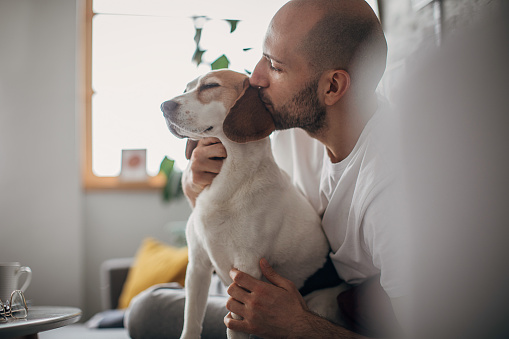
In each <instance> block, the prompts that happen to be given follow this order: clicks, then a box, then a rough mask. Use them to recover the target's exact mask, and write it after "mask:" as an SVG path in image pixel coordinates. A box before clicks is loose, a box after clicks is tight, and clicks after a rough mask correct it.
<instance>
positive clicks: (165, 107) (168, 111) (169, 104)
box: [161, 100, 186, 139]
mask: <svg viewBox="0 0 509 339" xmlns="http://www.w3.org/2000/svg"><path fill="white" fill-rule="evenodd" d="M179 106H180V104H179V103H178V102H175V101H173V100H168V101H165V102H163V103H162V104H161V111H162V112H163V116H164V118H165V120H166V125H168V128H169V129H170V132H171V133H172V134H173V135H174V136H176V137H177V138H180V139H182V138H186V136H185V135H182V133H181V132H180V129H179V128H178V127H177V125H176V124H175V119H176V116H177V111H178V108H179Z"/></svg>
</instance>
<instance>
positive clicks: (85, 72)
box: [79, 0, 166, 190]
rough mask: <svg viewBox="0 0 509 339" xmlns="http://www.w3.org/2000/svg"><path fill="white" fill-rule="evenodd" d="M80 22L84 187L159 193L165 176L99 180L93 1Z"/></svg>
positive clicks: (85, 1)
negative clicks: (94, 166)
mask: <svg viewBox="0 0 509 339" xmlns="http://www.w3.org/2000/svg"><path fill="white" fill-rule="evenodd" d="M81 13H82V15H81V17H80V21H81V23H82V34H81V35H82V37H81V48H82V53H81V55H82V60H81V67H80V68H81V73H82V74H81V79H82V81H81V87H82V89H81V91H80V93H81V95H80V101H81V102H82V104H81V105H80V107H81V111H80V112H79V113H80V116H81V117H82V118H81V119H80V122H81V124H80V126H81V128H80V130H81V134H82V137H81V169H82V186H83V188H84V189H85V190H159V189H162V187H164V185H166V176H165V175H164V174H162V173H159V174H157V175H156V176H150V175H148V176H147V179H145V180H143V181H136V182H126V181H122V179H120V176H112V177H103V176H97V175H95V174H94V172H93V170H92V97H93V95H94V90H93V88H92V21H93V18H94V16H95V13H94V10H93V0H82V8H81Z"/></svg>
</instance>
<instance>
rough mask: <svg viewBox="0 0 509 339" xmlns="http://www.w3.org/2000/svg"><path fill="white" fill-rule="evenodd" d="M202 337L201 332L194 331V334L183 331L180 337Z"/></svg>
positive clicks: (193, 338)
mask: <svg viewBox="0 0 509 339" xmlns="http://www.w3.org/2000/svg"><path fill="white" fill-rule="evenodd" d="M200 338H201V335H200V333H193V334H190V333H182V335H181V336H180V339H200Z"/></svg>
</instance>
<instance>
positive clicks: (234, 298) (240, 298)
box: [224, 259, 365, 339]
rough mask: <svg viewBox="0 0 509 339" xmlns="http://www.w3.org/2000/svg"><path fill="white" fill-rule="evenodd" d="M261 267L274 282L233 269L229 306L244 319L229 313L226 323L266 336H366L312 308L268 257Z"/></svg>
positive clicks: (261, 261)
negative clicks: (342, 325)
mask: <svg viewBox="0 0 509 339" xmlns="http://www.w3.org/2000/svg"><path fill="white" fill-rule="evenodd" d="M260 267H261V270H262V274H263V275H264V276H265V278H267V280H268V281H270V282H271V283H266V282H263V281H260V280H258V279H255V278H253V277H252V276H250V275H249V274H247V273H244V272H241V271H239V270H237V269H232V270H231V271H230V277H231V278H232V279H233V283H232V284H231V285H230V287H228V294H229V295H230V298H229V299H228V301H227V303H226V308H227V309H228V310H229V311H230V312H232V313H235V314H237V315H239V316H241V317H242V318H243V319H242V320H237V319H233V318H232V315H231V313H228V314H227V315H226V317H225V318H224V323H225V324H226V327H228V328H229V329H231V330H234V331H240V332H245V333H250V334H254V335H257V336H259V337H263V338H307V339H310V338H320V339H322V338H331V339H334V338H343V339H354V338H355V339H360V338H365V337H363V336H361V335H358V334H357V333H354V332H351V331H349V330H347V329H345V328H343V327H340V326H337V325H335V324H333V323H331V322H330V321H328V320H327V319H324V318H321V317H320V316H318V315H316V314H314V313H312V312H311V311H309V310H308V307H307V305H306V302H305V301H304V299H303V298H302V296H301V294H300V293H299V291H298V290H297V288H296V286H295V285H294V284H293V283H292V282H291V281H290V280H288V279H285V278H283V277H281V276H280V275H278V274H277V273H276V272H275V271H274V270H273V269H272V267H270V265H269V263H268V262H267V260H265V259H262V260H260Z"/></svg>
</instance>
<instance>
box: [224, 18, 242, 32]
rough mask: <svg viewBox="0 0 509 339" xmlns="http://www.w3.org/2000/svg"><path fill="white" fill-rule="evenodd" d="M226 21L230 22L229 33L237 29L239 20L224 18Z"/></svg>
mask: <svg viewBox="0 0 509 339" xmlns="http://www.w3.org/2000/svg"><path fill="white" fill-rule="evenodd" d="M226 21H228V23H229V24H230V33H233V32H235V30H236V29H237V24H238V23H239V21H240V20H226Z"/></svg>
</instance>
